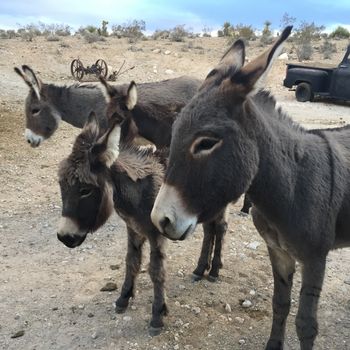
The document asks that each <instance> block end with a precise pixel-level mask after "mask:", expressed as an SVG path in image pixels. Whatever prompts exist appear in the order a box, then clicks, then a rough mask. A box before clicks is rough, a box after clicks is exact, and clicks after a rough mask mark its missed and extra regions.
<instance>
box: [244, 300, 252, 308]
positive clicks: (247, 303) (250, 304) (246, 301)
mask: <svg viewBox="0 0 350 350" xmlns="http://www.w3.org/2000/svg"><path fill="white" fill-rule="evenodd" d="M252 305H253V303H252V302H251V301H250V300H248V299H246V300H244V301H243V303H242V306H243V307H244V308H246V309H247V308H249V307H251V306H252Z"/></svg>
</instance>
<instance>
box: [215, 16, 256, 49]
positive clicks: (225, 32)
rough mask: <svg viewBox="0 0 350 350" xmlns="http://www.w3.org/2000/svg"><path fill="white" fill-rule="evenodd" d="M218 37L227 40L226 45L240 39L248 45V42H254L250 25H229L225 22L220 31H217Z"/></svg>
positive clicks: (253, 33)
mask: <svg viewBox="0 0 350 350" xmlns="http://www.w3.org/2000/svg"><path fill="white" fill-rule="evenodd" d="M218 36H224V37H227V38H228V44H231V43H232V42H233V41H234V40H236V39H238V38H241V39H243V40H244V41H245V42H246V44H247V45H248V41H249V40H255V39H256V35H255V32H254V29H253V27H252V26H251V25H245V24H241V23H240V24H237V25H236V26H233V25H231V23H230V22H225V23H224V24H223V26H222V29H221V30H219V31H218Z"/></svg>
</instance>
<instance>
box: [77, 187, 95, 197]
mask: <svg viewBox="0 0 350 350" xmlns="http://www.w3.org/2000/svg"><path fill="white" fill-rule="evenodd" d="M79 193H80V198H86V197H89V196H90V195H91V193H92V189H91V188H82V189H80V191H79Z"/></svg>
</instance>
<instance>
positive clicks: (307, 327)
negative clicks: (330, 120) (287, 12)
mask: <svg viewBox="0 0 350 350" xmlns="http://www.w3.org/2000/svg"><path fill="white" fill-rule="evenodd" d="M290 31H291V27H288V28H286V29H285V30H284V31H283V33H282V34H281V36H280V37H279V38H278V40H277V42H276V43H275V44H274V45H273V46H272V48H271V49H270V50H268V51H266V52H265V53H263V54H262V55H261V56H259V57H258V58H257V59H255V60H253V61H251V62H250V63H248V64H247V65H245V66H243V64H244V59H245V47H244V43H243V41H241V40H239V41H237V42H236V43H234V44H233V45H232V47H231V48H230V49H229V50H228V52H227V53H226V54H225V55H224V57H223V58H222V60H221V62H220V64H219V66H218V67H217V68H216V69H214V70H213V71H212V72H211V73H210V74H209V75H208V77H207V79H206V80H205V82H204V83H203V86H202V87H201V88H200V90H199V92H198V94H197V95H196V96H195V97H194V98H193V99H192V100H191V101H190V102H189V104H188V105H186V107H185V108H184V109H183V110H182V111H181V113H180V115H179V116H178V118H177V120H176V122H175V124H174V128H173V135H172V141H171V147H170V157H169V165H168V168H167V171H166V175H165V180H164V183H163V185H162V186H161V189H160V191H159V194H158V196H157V198H156V201H155V205H154V208H153V210H152V214H151V215H152V221H153V222H154V224H155V225H156V226H157V227H158V229H159V230H160V231H161V232H163V233H164V234H165V235H167V236H169V237H170V238H172V239H184V238H186V237H187V236H188V235H189V234H190V233H191V232H192V231H193V230H194V228H195V227H196V225H197V223H198V222H202V221H206V220H209V219H210V218H211V217H213V216H214V215H216V213H218V212H219V211H220V210H221V209H222V208H224V207H225V206H226V205H227V204H228V203H229V202H231V201H235V200H237V199H238V198H239V197H240V196H241V195H242V193H248V194H249V198H250V199H251V201H252V203H253V210H252V215H253V220H254V224H255V226H256V228H257V230H258V232H259V233H260V235H261V236H262V237H263V238H264V239H265V241H266V244H267V246H268V251H269V255H270V260H271V264H272V271H273V277H274V294H273V322H272V329H271V334H270V338H269V340H268V342H267V345H266V349H268V350H276V349H283V347H284V338H285V328H286V319H287V316H288V314H289V310H290V302H291V289H292V282H293V275H294V271H295V263H296V261H299V262H300V265H301V267H302V287H301V290H300V300H299V309H298V313H297V316H296V329H297V334H298V337H299V341H300V347H301V349H302V350H311V349H312V348H313V345H314V341H315V338H316V336H317V333H318V322H317V308H318V301H319V297H320V293H321V290H322V285H323V278H324V273H325V266H326V257H327V255H328V253H329V251H330V250H331V249H336V248H340V247H346V246H350V216H349V213H350V170H349V169H350V168H349V164H350V127H349V126H347V127H343V128H337V129H330V130H313V131H307V130H304V129H303V128H302V127H300V126H299V125H297V124H296V123H294V122H293V121H292V120H291V119H290V118H289V117H288V116H287V115H285V114H284V113H283V112H282V111H281V109H277V108H276V103H275V100H274V99H273V98H272V97H271V96H270V95H269V94H268V93H266V92H264V91H259V89H258V87H259V86H260V84H261V83H262V80H263V78H264V75H265V74H266V72H267V71H268V69H269V67H270V66H271V64H272V62H273V60H274V59H275V58H276V57H277V55H278V54H279V52H280V50H281V47H282V43H283V41H284V40H286V38H287V37H288V35H289V34H290Z"/></svg>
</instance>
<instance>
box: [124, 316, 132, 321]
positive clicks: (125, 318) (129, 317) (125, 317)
mask: <svg viewBox="0 0 350 350" xmlns="http://www.w3.org/2000/svg"><path fill="white" fill-rule="evenodd" d="M131 320H132V317H131V316H124V317H123V321H125V322H130V321H131Z"/></svg>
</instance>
